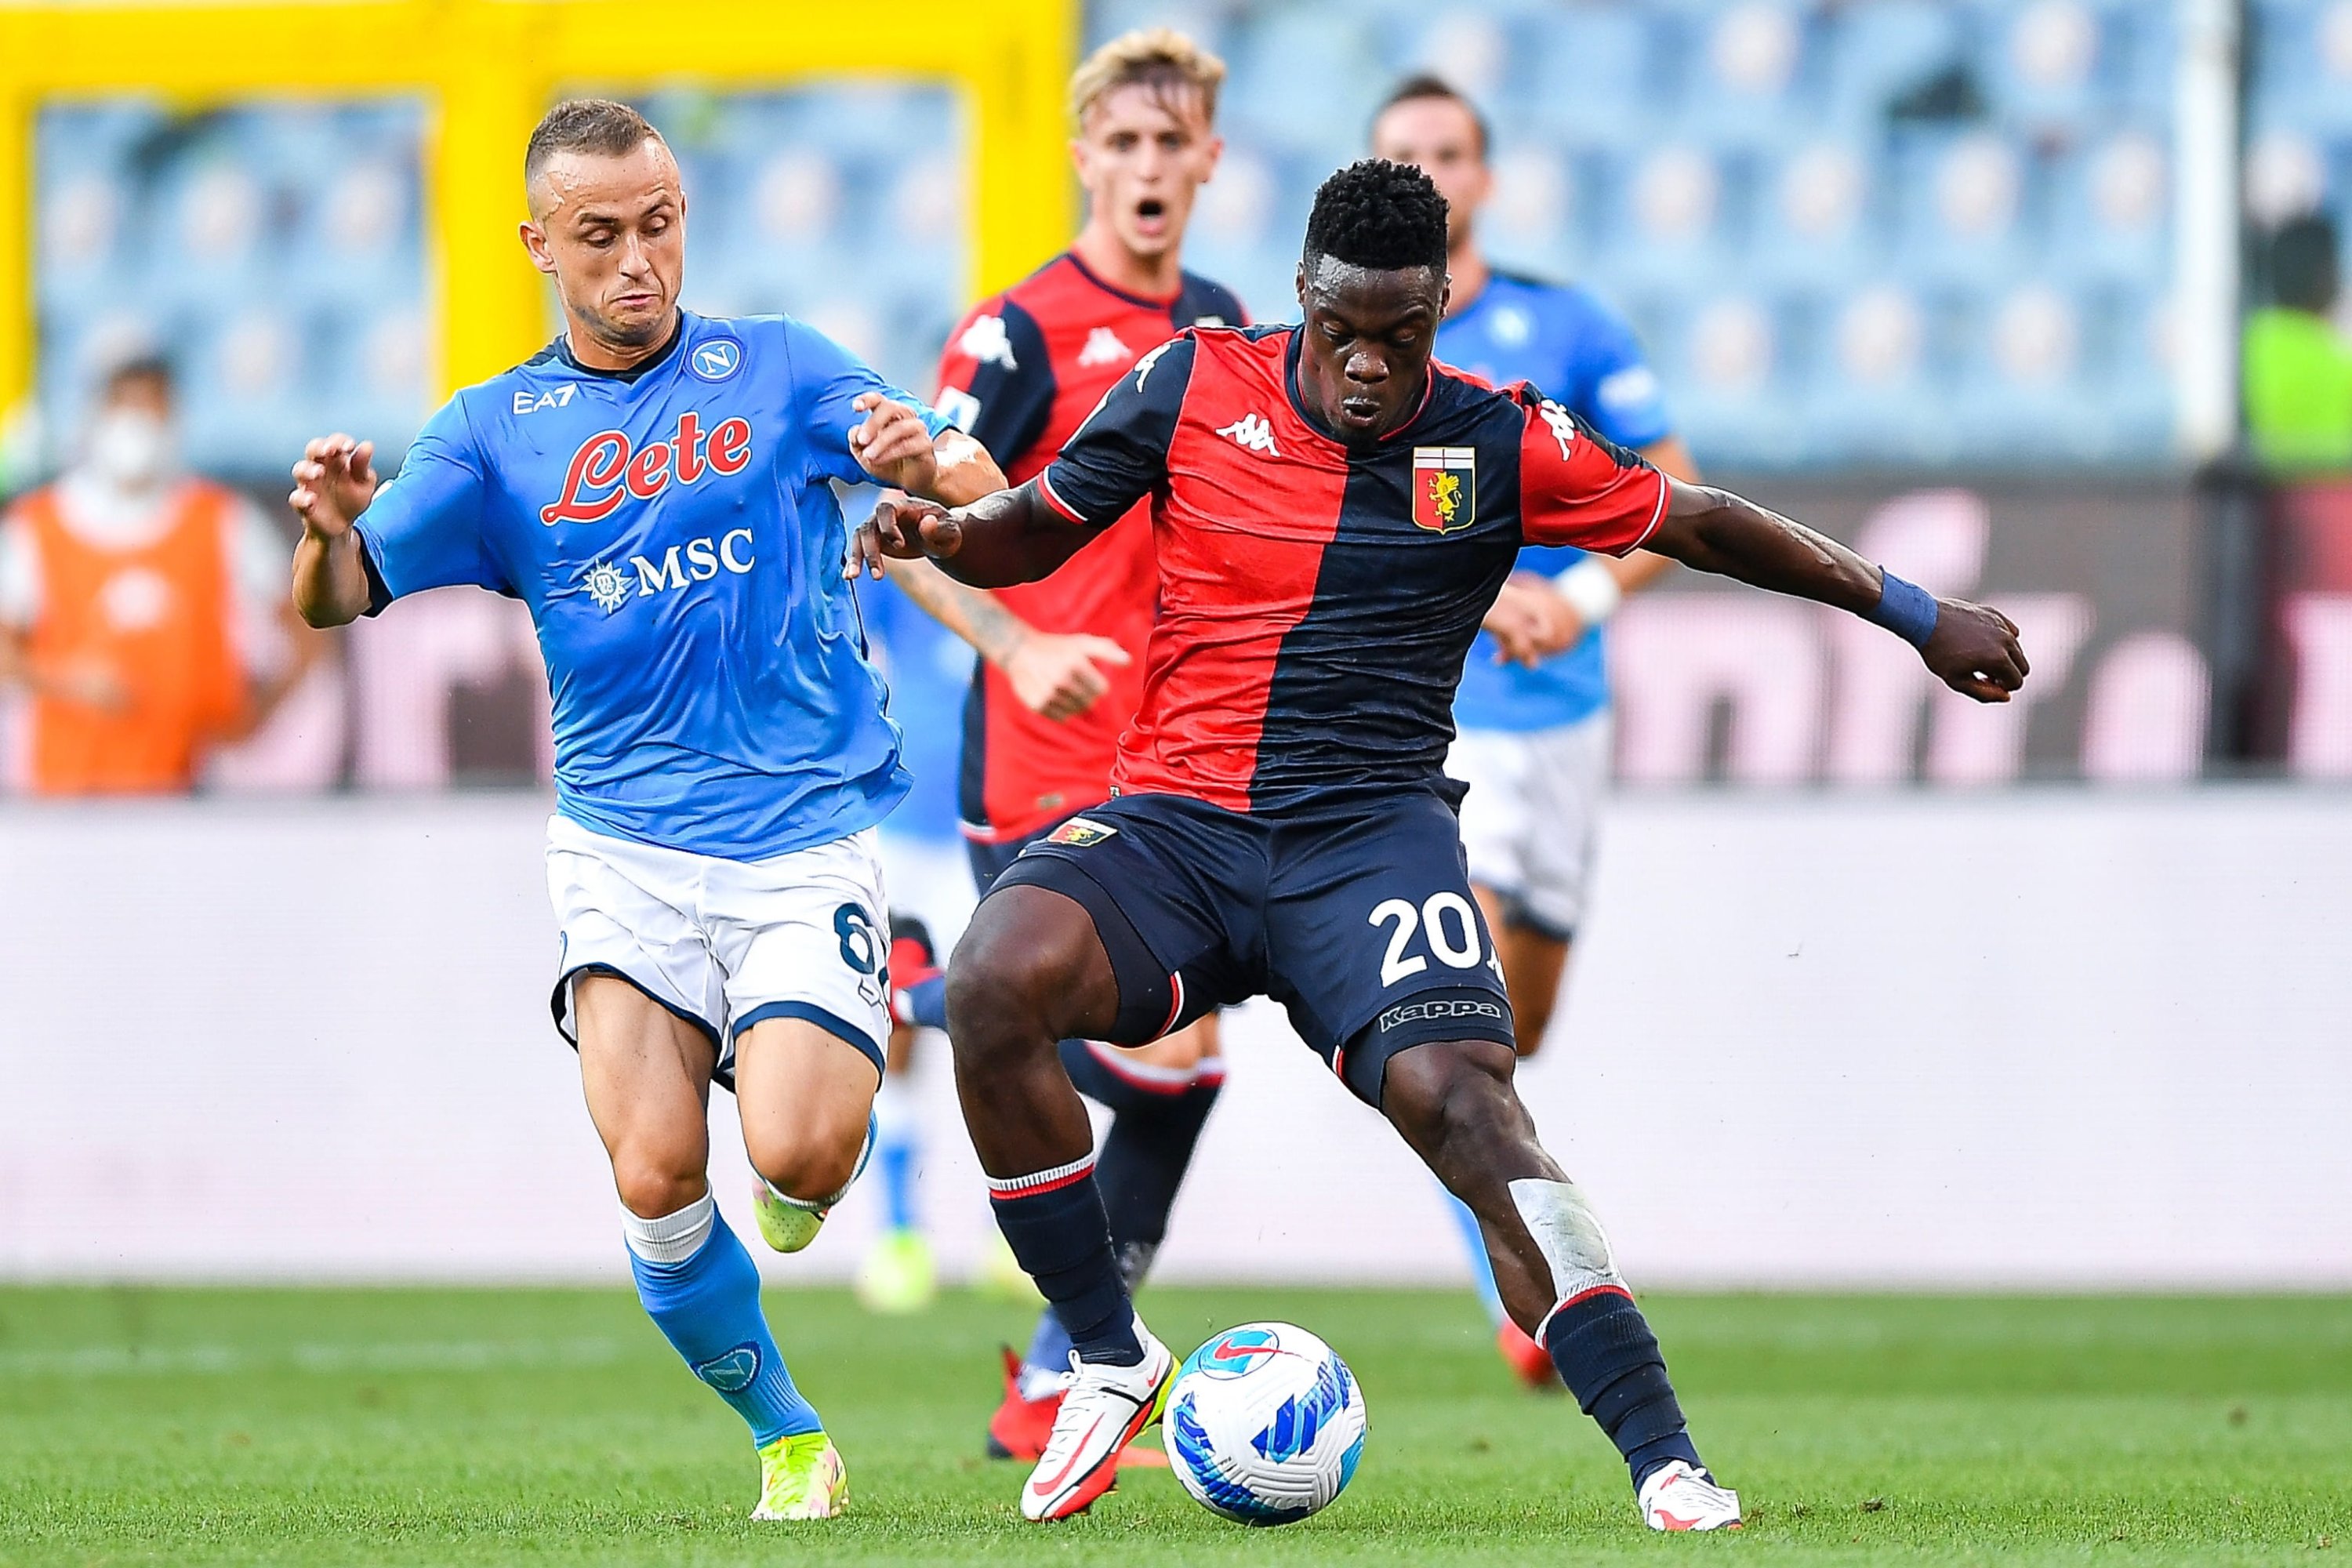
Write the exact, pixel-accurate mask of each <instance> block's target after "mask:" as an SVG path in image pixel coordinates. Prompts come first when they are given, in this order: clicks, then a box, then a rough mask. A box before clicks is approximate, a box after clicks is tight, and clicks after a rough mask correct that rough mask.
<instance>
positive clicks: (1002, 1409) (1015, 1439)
mask: <svg viewBox="0 0 2352 1568" xmlns="http://www.w3.org/2000/svg"><path fill="white" fill-rule="evenodd" d="M1003 1352H1004V1402H1003V1404H1002V1405H998V1406H997V1407H996V1414H995V1415H992V1416H990V1417H989V1418H988V1457H989V1458H992V1459H1019V1460H1020V1461H1022V1462H1023V1463H1024V1464H1029V1465H1034V1464H1035V1463H1036V1462H1037V1461H1038V1459H1039V1458H1043V1457H1044V1455H1045V1439H1046V1438H1048V1437H1050V1436H1053V1434H1054V1416H1055V1414H1056V1413H1057V1412H1059V1411H1060V1409H1061V1408H1062V1392H1061V1390H1059V1389H1055V1391H1054V1392H1053V1393H1052V1394H1047V1395H1046V1396H1045V1398H1043V1399H1024V1398H1023V1397H1022V1396H1021V1355H1020V1352H1017V1351H1015V1350H1014V1349H1013V1347H1012V1346H1011V1345H1006V1346H1004V1347H1003Z"/></svg>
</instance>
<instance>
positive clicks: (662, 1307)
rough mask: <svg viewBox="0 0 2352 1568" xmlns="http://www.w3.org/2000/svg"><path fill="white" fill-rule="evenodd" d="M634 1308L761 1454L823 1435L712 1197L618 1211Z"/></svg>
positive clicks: (752, 1271) (749, 1267)
mask: <svg viewBox="0 0 2352 1568" xmlns="http://www.w3.org/2000/svg"><path fill="white" fill-rule="evenodd" d="M621 1226H622V1231H623V1234H624V1235H625V1237H626V1238H627V1240H628V1244H629V1272H630V1273H631V1274H633V1275H634V1276H635V1279H636V1282H637V1300H640V1301H642V1302H643V1303H645V1309H646V1316H648V1317H650V1318H652V1319H653V1321H654V1324H655V1326H656V1328H658V1329H660V1330H661V1331H662V1337H663V1338H665V1339H667V1340H668V1341H669V1342H670V1344H671V1346H672V1347H673V1348H674V1349H676V1350H677V1353H678V1354H679V1355H680V1356H682V1357H684V1358H685V1360H686V1364H687V1365H688V1368H690V1369H691V1370H692V1371H693V1373H694V1375H695V1376H697V1377H698V1378H700V1379H701V1380H702V1381H703V1382H705V1383H707V1384H709V1385H710V1387H711V1390H712V1392H714V1393H716V1394H718V1395H719V1398H721V1399H723V1400H725V1401H726V1402H727V1404H728V1405H729V1406H730V1408H731V1409H733V1410H734V1412H735V1414H736V1415H740V1416H741V1417H742V1418H743V1420H744V1423H745V1425H747V1426H750V1427H751V1441H752V1442H753V1443H755V1444H757V1445H759V1446H760V1447H766V1446H767V1445H768V1444H770V1443H772V1442H774V1441H775V1440H776V1439H777V1438H779V1437H789V1436H796V1435H798V1434H800V1433H803V1432H815V1431H819V1430H822V1428H823V1423H822V1422H820V1421H819V1420H818V1419H817V1414H816V1411H815V1410H814V1409H813V1408H812V1407H811V1406H810V1405H809V1402H808V1401H807V1400H805V1399H803V1398H802V1397H801V1392H800V1390H799V1389H798V1388H795V1387H794V1386H793V1379H792V1374H791V1373H789V1372H787V1371H785V1370H784V1358H783V1355H782V1352H779V1351H778V1350H777V1349H776V1342H775V1338H774V1336H773V1335H772V1334H771V1333H770V1332H769V1331H768V1319H767V1314H766V1313H765V1312H763V1311H762V1310H761V1307H760V1271H759V1269H758V1268H756V1267H755V1266H754V1265H753V1264H752V1262H751V1254H750V1253H748V1252H746V1251H744V1250H743V1244H742V1243H741V1242H740V1241H739V1240H737V1239H736V1237H735V1233H734V1232H733V1231H731V1230H730V1229H728V1228H727V1222H726V1221H725V1220H724V1219H722V1218H720V1217H719V1211H718V1207H717V1205H714V1204H713V1203H712V1202H711V1200H710V1194H709V1193H705V1194H703V1195H702V1196H701V1197H699V1198H698V1199H696V1200H695V1201H694V1202H693V1203H691V1204H688V1205H687V1206H686V1207H685V1208H683V1209H680V1210H679V1211H678V1212H677V1213H676V1214H674V1215H663V1216H662V1217H660V1218H659V1219H644V1218H640V1217H639V1216H638V1215H634V1214H631V1213H629V1212H628V1211H627V1210H626V1209H624V1210H622V1211H621Z"/></svg>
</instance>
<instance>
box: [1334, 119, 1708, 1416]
mask: <svg viewBox="0 0 2352 1568" xmlns="http://www.w3.org/2000/svg"><path fill="white" fill-rule="evenodd" d="M1486 144H1487V129H1486V118H1485V116H1483V115H1482V114H1480V113H1479V111H1478V109H1477V107H1476V106H1475V104H1473V103H1472V102H1471V101H1470V100H1468V99H1466V98H1465V97H1463V96H1462V95H1461V94H1460V93H1458V92H1456V91H1455V90H1454V89H1453V88H1451V87H1449V86H1447V85H1446V84H1445V83H1444V81H1442V80H1440V79H1437V78H1435V77H1427V76H1423V77H1413V78H1411V79H1408V80H1406V81H1404V82H1402V83H1400V84H1399V85H1398V87H1397V88H1396V89H1395V90H1394V91H1392V92H1391V94H1390V95H1389V98H1388V100H1387V102H1386V103H1385V104H1383V105H1382V106H1381V110H1380V113H1379V114H1378V115H1377V116H1376V117H1375V118H1374V119H1373V121H1372V151H1373V153H1375V154H1377V155H1378V156H1380V157H1382V158H1387V159H1389V160H1391V162H1394V163H1412V164H1415V165H1417V166H1418V167H1419V168H1421V169H1422V170H1423V172H1424V173H1425V174H1428V175H1429V177H1430V178H1431V179H1432V180H1433V181H1434V182H1435V183H1436V185H1437V189H1438V193H1439V194H1440V195H1443V196H1444V197H1445V200H1446V205H1447V218H1446V221H1447V236H1446V237H1447V243H1448V247H1449V254H1448V255H1447V258H1446V271H1447V275H1448V278H1449V279H1450V281H1451V284H1452V288H1453V293H1452V297H1451V302H1450V304H1449V305H1448V307H1447V310H1446V315H1445V320H1444V323H1443V324H1442V325H1441V326H1440V327H1439V329H1438V333H1437V357H1438V358H1440V359H1442V360H1444V362H1445V363H1448V364H1452V365H1457V366H1459V367H1461V368H1462V369H1464V370H1466V371H1469V372H1470V373H1472V374H1475V375H1478V376H1481V377H1483V378H1485V379H1486V380H1487V381H1490V382H1493V383H1494V384H1496V385H1497V386H1501V385H1507V384H1509V383H1511V382H1515V381H1525V382H1530V383H1532V384H1535V385H1537V386H1540V387H1542V388H1543V389H1544V390H1545V391H1546V392H1548V393H1549V394H1551V395H1553V396H1555V397H1557V398H1559V400H1560V401H1561V402H1562V403H1564V404H1566V405H1568V407H1569V410H1570V412H1571V413H1573V414H1574V415H1575V416H1577V417H1578V418H1579V419H1580V420H1582V421H1583V422H1584V423H1585V424H1587V425H1589V426H1591V427H1592V428H1594V429H1596V430H1598V431H1600V432H1601V434H1602V435H1603V436H1606V437H1609V438H1610V439H1611V440H1612V441H1614V442H1616V443H1617V444H1618V445H1619V446H1621V447H1631V448H1633V450H1635V451H1638V452H1640V453H1641V454H1642V456H1643V457H1644V458H1648V459H1650V461H1651V462H1652V463H1654V464H1655V465H1656V466H1657V467H1658V468H1663V469H1664V470H1665V471H1666V472H1667V473H1668V474H1670V475H1672V476H1674V477H1675V478H1676V479H1687V480H1692V481H1696V479H1697V478H1698V471H1697V468H1696V466H1695V465H1694V464H1693V463H1692V462H1691V457H1690V453H1689V451H1688V450H1687V449H1686V448H1685V447H1684V446H1683V444H1682V441H1681V440H1680V439H1679V438H1678V437H1676V436H1675V433H1674V426H1673V424H1672V422H1671V421H1670V420H1669V419H1668V417H1667V414H1666V406H1665V400H1664V397H1663V396H1662V395H1661V394H1660V390H1659V386H1658V378H1657V376H1656V375H1655V374H1654V373H1653V372H1652V371H1651V369H1650V367H1649V365H1648V364H1647V363H1645V362H1644V361H1643V357H1642V345H1641V344H1640V343H1639V342H1636V341H1635V339H1634V337H1633V329H1632V328H1631V327H1629V326H1627V325H1626V324H1625V321H1623V319H1622V318H1621V317H1620V316H1619V315H1618V314H1617V313H1616V312H1615V311H1614V310H1611V309H1610V308H1609V307H1608V306H1607V305H1605V304H1603V303H1602V302H1601V300H1600V299H1599V298H1598V297H1597V296H1595V295H1594V294H1593V293H1592V292H1591V290H1589V289H1581V288H1577V287H1575V286H1573V285H1563V284H1552V283H1540V282H1537V281H1534V280H1533V279H1526V278H1520V277H1515V276H1513V275H1511V274H1509V273H1506V272H1499V271H1496V269H1495V268H1493V267H1491V266H1489V265H1488V264H1487V261H1486V257H1485V255H1484V254H1483V253H1482V252H1481V251H1480V250H1479V247H1478V237H1477V232H1476V218H1477V213H1478V208H1479V207H1480V206H1481V205H1483V204H1484V203H1485V202H1486V195H1487V193H1488V191H1489V189H1490V188H1491V187H1492V184H1493V176H1492V174H1490V172H1489V170H1488V168H1487V165H1486ZM1670 564H1671V563H1669V562H1667V561H1666V560H1665V558H1664V557H1663V556H1658V555H1652V554H1649V553H1647V552H1640V551H1637V552H1634V553H1633V554H1632V555H1629V556H1626V557H1624V558H1623V559H1622V560H1612V559H1610V558H1608V557H1605V556H1600V555H1588V554H1586V553H1585V552H1583V551H1580V550H1578V549H1576V548H1574V547H1573V546H1570V545H1529V546H1528V547H1527V548H1526V549H1524V550H1522V551H1521V552H1519V563H1518V568H1517V571H1516V572H1515V573H1514V574H1512V577H1511V580H1510V581H1509V582H1508V583H1507V584H1505V586H1504V588H1503V592H1502V595H1501V596H1500V597H1499V598H1497V599H1496V601H1495V607H1494V609H1493V610H1492V611H1491V612H1490V613H1489V614H1488V615H1487V616H1486V630H1485V633H1484V635H1482V636H1481V637H1479V639H1478V642H1477V646H1476V647H1474V648H1473V649H1472V650H1471V653H1470V659H1469V663H1468V665H1467V666H1466V667H1465V668H1464V670H1463V672H1462V687H1461V689H1460V691H1459V692H1458V693H1457V694H1456V695H1455V698H1454V725H1455V728H1456V731H1457V735H1456V739H1455V741H1454V750H1453V752H1452V754H1451V755H1450V756H1449V757H1448V758H1447V759H1446V771H1447V772H1449V773H1452V774H1453V775H1454V777H1456V778H1458V779H1460V780H1462V781H1463V782H1464V783H1465V784H1469V785H1470V793H1469V795H1467V796H1466V797H1465V799H1464V800H1463V803H1462V842H1463V847H1464V848H1465V851H1466V852H1467V853H1468V856H1469V860H1470V879H1471V883H1472V886H1473V889H1474V890H1475V892H1476V894H1477V896H1478V901H1479V902H1480V903H1481V904H1482V905H1483V906H1484V907H1485V910H1486V924H1487V927H1488V929H1490V930H1491V931H1494V932H1495V936H1496V948H1497V949H1498V950H1499V951H1500V953H1501V956H1502V960H1503V973H1504V978H1505V981H1506V983H1507V985H1508V986H1509V989H1510V994H1511V1010H1512V1012H1513V1014H1514V1015H1515V1016H1516V1018H1517V1026H1518V1043H1519V1050H1520V1053H1521V1054H1522V1055H1525V1056H1533V1055H1534V1054H1535V1052H1536V1050H1537V1048H1538V1047H1539V1046H1541V1045H1542V1044H1543V1038H1544V1031H1545V1030H1546V1029H1547V1028H1548V1027H1549V1026H1550V1023H1551V1015H1552V1007H1553V1004H1554V1003H1555V1002H1556V1001H1557V999H1558V997H1559V984H1560V976H1561V975H1562V973H1565V971H1566V969H1567V965H1568V954H1569V947H1570V943H1571V942H1574V940H1575V937H1576V928H1577V924H1578V922H1579V921H1580V920H1582V918H1583V915H1584V908H1585V889H1586V886H1587V884H1588V882H1589V881H1590V879H1591V872H1592V851H1593V829H1594V826H1595V818H1596V816H1597V813H1598V811H1599V808H1600V805H1601V795H1602V792H1603V791H1604V790H1605V789H1606V787H1607V784H1608V778H1609V753H1610V745H1609V742H1610V723H1609V671H1608V667H1607V664H1606V661H1605V658H1604V656H1603V651H1602V643H1601V627H1602V626H1603V625H1604V624H1606V623H1607V621H1608V619H1609V617H1610V616H1611V615H1612V613H1613V612H1614V611H1615V610H1616V608H1617V605H1618V604H1619V602H1620V601H1621V600H1622V598H1623V597H1624V595H1627V594H1629V593H1632V592H1633V591H1634V590H1636V589H1638V588H1641V587H1643V586H1645V585H1646V584H1649V583H1651V582H1653V581H1654V580H1655V579H1656V578H1657V577H1658V575H1659V574H1661V573H1663V572H1664V571H1665V570H1666V569H1667V567H1668V566H1669V565H1670ZM1454 1217H1455V1218H1456V1220H1457V1221H1458V1222H1459V1223H1460V1225H1461V1226H1462V1230H1463V1237H1464V1239H1465V1242H1466V1244H1467V1246H1468V1249H1469V1255H1470V1260H1471V1272H1472V1274H1473V1275H1474V1276H1475V1278H1476V1279H1477V1280H1478V1282H1479V1291H1480V1295H1481V1297H1482V1298H1483V1299H1484V1300H1485V1301H1486V1310H1487V1315H1488V1316H1489V1317H1490V1318H1491V1319H1492V1320H1493V1321H1494V1323H1495V1329H1496V1343H1497V1344H1498V1345H1499V1346H1500V1348H1501V1350H1502V1352H1503V1357H1504V1359H1505V1360H1506V1361H1508V1362H1509V1363H1511V1365H1512V1366H1513V1367H1514V1368H1515V1369H1517V1371H1518V1373H1519V1374H1520V1375H1521V1376H1522V1377H1524V1378H1526V1379H1527V1380H1528V1382H1530V1383H1532V1384H1538V1385H1548V1384H1551V1383H1553V1382H1554V1381H1556V1379H1555V1374H1554V1373H1553V1370H1552V1364H1551V1362H1550V1359H1549V1357H1547V1356H1546V1355H1545V1354H1544V1352H1543V1347H1542V1346H1540V1345H1538V1344H1537V1343H1536V1342H1534V1341H1533V1340H1531V1339H1529V1338H1528V1336H1527V1335H1526V1334H1524V1333H1522V1332H1520V1331H1519V1330H1518V1328H1517V1325H1515V1324H1514V1323H1513V1322H1512V1321H1511V1320H1510V1318H1509V1317H1508V1316H1507V1315H1506V1314H1505V1312H1504V1311H1503V1302H1502V1298H1501V1297H1500V1296H1499V1295H1498V1294H1496V1289H1495V1282H1494V1274H1493V1272H1492V1270H1491V1269H1490V1268H1489V1267H1488V1265H1487V1262H1486V1245H1485V1243H1484V1242H1483V1241H1482V1240H1481V1239H1480V1238H1479V1235H1478V1229H1477V1222H1476V1221H1475V1219H1473V1218H1472V1217H1471V1215H1470V1211H1469V1210H1468V1209H1466V1208H1465V1207H1463V1206H1462V1205H1460V1204H1458V1203H1457V1204H1455V1205H1454Z"/></svg>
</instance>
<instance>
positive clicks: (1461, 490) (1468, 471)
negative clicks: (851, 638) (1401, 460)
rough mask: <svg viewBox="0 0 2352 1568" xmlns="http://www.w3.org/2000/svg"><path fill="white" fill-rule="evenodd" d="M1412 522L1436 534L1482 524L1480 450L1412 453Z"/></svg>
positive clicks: (1427, 449)
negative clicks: (1480, 520) (1479, 495)
mask: <svg viewBox="0 0 2352 1568" xmlns="http://www.w3.org/2000/svg"><path fill="white" fill-rule="evenodd" d="M1412 521H1413V522H1414V524H1415V525H1416V526H1418V527H1422V528H1425V529H1427V530H1429V531H1431V532H1432V533H1452V532H1453V531H1455V530H1456V529H1462V528H1467V527H1469V526H1470V525H1471V524H1472V523H1474V522H1475V521H1478V449H1477V448H1476V447H1414V448H1413V449H1412Z"/></svg>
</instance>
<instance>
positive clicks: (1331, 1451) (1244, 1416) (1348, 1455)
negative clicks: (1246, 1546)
mask: <svg viewBox="0 0 2352 1568" xmlns="http://www.w3.org/2000/svg"><path fill="white" fill-rule="evenodd" d="M1162 1430H1163V1432H1164V1434H1165V1436H1166V1439H1167V1445H1168V1458H1169V1465H1170V1468H1171V1469H1173V1470H1174V1471H1175V1472H1176V1479H1177V1480H1178V1481H1179V1482H1180V1483H1181V1485H1182V1486H1183V1488H1184V1489H1185V1490H1186V1491H1187V1492H1190V1493H1191V1494H1192V1497H1193V1499H1194V1500H1196V1501H1198V1502H1199V1503H1201V1505H1202V1507H1204V1508H1207V1509H1208V1510H1211V1511H1212V1512H1214V1513H1218V1514H1222V1515H1223V1516H1224V1517H1225V1518H1227V1519H1230V1520H1234V1521H1238V1522H1240V1523H1243V1524H1255V1525H1272V1524H1290V1523H1294V1522H1296V1521H1299V1520H1302V1519H1305V1518H1307V1516H1308V1515H1310V1514H1313V1513H1315V1512H1317V1511H1318V1510H1321V1509H1323V1508H1325V1507H1327V1506H1328V1505H1329V1503H1330V1502H1331V1500H1333V1499H1334V1498H1337V1497H1338V1496H1339V1493H1340V1492H1341V1491H1342V1490H1344V1489H1346V1488H1347V1485H1348V1482H1349V1479H1351V1478H1353V1477H1354V1475H1355V1473H1356V1466H1357V1463H1358V1462H1359V1461H1360V1459H1361V1458H1363V1452H1364V1433H1365V1430H1366V1420H1365V1414H1364V1401H1363V1395H1362V1394H1361V1392H1360V1390H1359V1389H1358V1388H1357V1386H1356V1380H1355V1377H1354V1375H1353V1374H1352V1373H1349V1370H1348V1364H1347V1363H1345V1362H1343V1361H1341V1360H1340V1359H1339V1356H1338V1354H1337V1353H1335V1352H1333V1351H1332V1349H1331V1347H1330V1346H1329V1345H1327V1344H1325V1343H1324V1342H1322V1341H1321V1340H1319V1339H1318V1338H1317V1337H1316V1336H1315V1335H1313V1334H1310V1333H1308V1332H1307V1331H1306V1330H1305V1329H1302V1328H1299V1327H1298V1326H1297V1325H1296V1324H1293V1323H1244V1324H1243V1325H1242V1326H1241V1327H1239V1328H1235V1329H1228V1330H1226V1331H1224V1332H1223V1333H1222V1334H1219V1335H1217V1336H1216V1337H1215V1338H1214V1339H1212V1340H1211V1341H1209V1342H1208V1343H1206V1344H1204V1345H1202V1347H1201V1348H1200V1349H1199V1350H1196V1351H1194V1352H1192V1354H1191V1355H1190V1356H1188V1357H1186V1358H1185V1361H1184V1364H1183V1365H1182V1366H1181V1368H1179V1369H1178V1371H1177V1373H1176V1379H1175V1382H1174V1383H1173V1384H1171V1387H1170V1389H1169V1395H1168V1409H1167V1415H1166V1416H1165V1418H1164V1422H1163V1426H1162Z"/></svg>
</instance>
